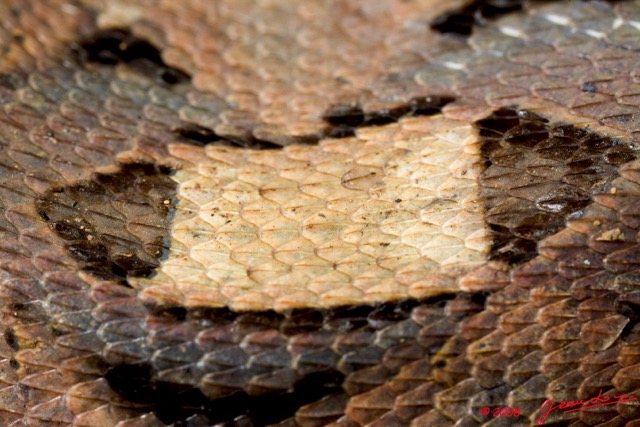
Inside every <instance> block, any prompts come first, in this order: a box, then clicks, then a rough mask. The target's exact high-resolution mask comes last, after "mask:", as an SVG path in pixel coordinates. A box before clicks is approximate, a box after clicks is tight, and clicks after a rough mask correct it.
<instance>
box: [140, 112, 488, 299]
mask: <svg viewBox="0 0 640 427" xmlns="http://www.w3.org/2000/svg"><path fill="white" fill-rule="evenodd" d="M480 145H481V144H480V143H479V141H478V139H477V137H476V136H475V134H474V131H473V129H472V127H471V126H469V125H466V124H463V123H462V122H458V121H452V120H449V119H445V118H444V117H443V116H440V115H439V116H433V117H415V118H405V119H403V120H402V121H400V122H399V123H397V124H393V125H388V126H385V127H373V128H365V129H361V130H359V131H358V132H357V136H356V137H352V138H349V139H344V138H343V139H326V140H323V141H321V142H320V144H319V145H317V146H296V145H292V146H288V147H285V148H284V149H281V150H262V151H255V150H247V149H237V148H230V147H221V146H207V147H206V148H199V147H192V146H185V145H181V144H175V145H172V146H171V147H170V151H171V154H172V155H173V156H175V157H176V158H178V159H180V160H181V162H182V164H181V167H180V169H179V170H178V171H177V173H176V174H175V176H174V177H173V178H174V179H175V180H176V181H177V182H178V192H177V199H178V201H177V207H176V213H175V217H174V219H173V227H172V230H171V249H170V252H169V256H168V257H167V259H165V260H164V261H163V262H162V265H161V267H160V268H159V269H158V274H157V275H156V276H154V277H153V278H151V279H139V278H138V279H132V280H131V282H132V284H133V285H134V286H135V287H137V288H142V289H144V291H143V297H144V298H151V299H153V300H154V301H155V302H160V303H166V304H183V305H185V306H187V307H196V306H227V305H228V306H230V307H231V308H233V309H236V310H265V309H271V308H273V307H275V308H276V309H277V310H284V309H288V308H294V307H327V306H336V305H344V304H363V303H374V302H383V301H389V300H394V299H402V298H409V297H412V298H422V297H429V296H433V295H438V294H441V293H444V292H452V291H457V290H458V283H457V281H456V279H455V277H460V276H461V275H463V274H465V273H467V272H470V271H471V270H473V269H474V268H476V267H478V266H481V265H483V264H484V263H486V256H487V254H488V252H489V249H490V245H491V237H490V233H489V231H488V230H487V228H486V225H485V223H484V221H483V211H482V210H483V206H482V204H481V203H480V202H479V200H480V197H479V193H478V192H479V190H478V186H477V178H478V176H479V174H480V173H481V172H482V169H483V162H482V161H481V159H480V155H479V150H480Z"/></svg>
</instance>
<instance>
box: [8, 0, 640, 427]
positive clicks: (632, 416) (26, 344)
mask: <svg viewBox="0 0 640 427" xmlns="http://www.w3.org/2000/svg"><path fill="white" fill-rule="evenodd" d="M453 3H456V4H455V5H454V4H453ZM469 3H470V2H461V1H460V2H452V4H451V5H440V3H439V2H423V3H420V2H415V3H414V2H409V3H403V2H395V1H393V0H388V1H383V2H378V3H376V4H375V5H374V4H367V3H365V2H363V3H357V2H356V3H347V2H345V3H336V4H331V5H328V4H325V3H322V2H308V3H304V4H296V5H293V4H292V3H291V2H286V1H284V2H265V3H262V2H258V3H256V4H253V3H251V2H249V3H247V4H245V3H243V2H215V3H214V2H212V3H210V4H206V2H205V3H204V4H203V3H198V2H173V3H166V4H165V3H162V4H160V3H158V4H155V3H152V2H151V3H150V2H144V1H140V2H139V3H138V2H127V3H126V4H125V3H124V2H115V3H113V5H110V4H107V3H103V2H100V1H87V2H84V1H79V2H66V1H62V0H60V1H58V0H52V1H40V0H30V1H27V2H24V1H17V0H15V1H14V0H7V1H5V2H3V3H0V12H1V13H2V16H3V21H2V24H1V25H0V213H1V215H0V319H1V320H0V330H1V331H2V338H3V339H1V340H0V424H1V425H3V426H4V425H6V426H39V425H42V426H44V425H57V426H66V425H69V426H71V425H73V426H116V425H117V426H118V427H133V426H136V427H140V426H155V425H175V426H207V425H239V426H244V425H269V424H271V425H282V426H285V425H305V426H307V425H309V426H311V425H330V424H332V423H333V424H332V425H336V426H359V425H371V426H382V425H385V426H387V425H391V426H404V425H407V426H408V425H425V426H427V425H428V426H432V425H484V424H487V425H497V424H501V423H502V424H509V425H529V424H533V423H534V422H535V421H536V420H538V419H539V418H540V415H541V414H540V412H539V408H540V406H541V405H542V404H543V403H544V402H545V401H546V400H547V399H554V400H556V401H569V400H575V399H587V398H590V397H593V396H597V395H598V394H599V393H600V392H602V394H603V395H604V396H615V395H623V394H624V395H629V396H632V397H636V398H637V397H638V389H639V388H640V379H639V378H640V360H639V356H638V354H640V352H639V351H638V348H640V329H639V328H638V326H637V322H638V319H639V317H638V313H639V310H640V308H639V305H640V299H639V296H638V290H637V286H638V283H639V280H640V276H639V275H638V267H639V266H640V258H639V254H640V250H639V246H638V227H639V225H640V223H639V222H638V218H640V215H639V214H638V210H639V209H640V208H639V206H640V174H639V173H638V171H639V170H640V163H638V160H636V157H637V155H636V153H637V147H636V145H635V143H636V142H637V140H638V135H640V134H639V133H638V107H639V105H640V104H638V101H639V100H640V96H639V94H640V86H639V85H638V72H637V64H638V50H637V49H638V45H639V44H640V31H639V30H638V19H640V18H639V17H640V5H639V4H638V2H635V1H628V2H617V4H612V3H614V2H611V3H604V2H571V3H570V4H565V3H563V2H558V3H552V4H542V5H541V4H537V3H536V4H533V3H534V2H524V4H523V5H520V4H515V3H520V2H513V3H514V4H513V5H511V4H506V5H502V6H499V5H501V4H502V2H487V4H488V5H489V6H486V5H484V6H483V5H480V6H478V5H470V4H469ZM494 3H495V4H494ZM507 3H510V2H507ZM542 3H545V2H542ZM454 6H455V8H454ZM495 8H498V9H499V10H498V9H496V10H494V9H495ZM121 10H124V11H125V12H124V13H120V12H119V11H121ZM452 10H453V12H452ZM458 11H463V12H464V13H465V14H466V15H465V16H467V18H463V19H462V18H457V19H462V24H458V23H456V22H453V23H452V21H450V18H451V17H457V16H458V15H459V14H458ZM443 14H444V15H443ZM501 14H504V17H503V18H502V19H497V16H496V15H501ZM469 15H472V16H473V19H470V18H468V16H469ZM114 21H115V22H117V23H118V24H119V25H117V26H114V25H113V22H114ZM105 26H106V28H105ZM456 28H462V30H456ZM450 29H453V30H451V31H449V30H450ZM436 30H437V31H436ZM439 31H442V32H444V33H451V32H453V33H470V35H469V37H468V38H467V37H461V36H460V34H457V35H455V34H454V35H451V34H440V33H439ZM440 112H442V113H443V114H444V115H445V116H447V117H450V118H455V119H459V120H463V121H467V122H473V123H474V126H475V128H476V130H477V132H478V134H479V135H480V137H481V144H482V147H481V150H480V152H481V156H482V158H483V160H484V161H485V170H484V172H483V173H482V175H481V177H480V179H479V184H480V186H481V190H482V191H481V195H482V198H481V200H480V202H481V203H482V205H483V209H484V212H485V213H484V218H485V221H486V223H487V224H489V225H490V227H491V230H492V231H493V245H492V248H491V252H490V253H489V254H487V263H486V265H484V266H482V267H481V268H479V269H477V270H475V271H473V272H472V273H470V274H468V275H466V276H465V277H457V278H456V280H458V283H459V284H460V288H461V292H459V293H457V294H448V293H447V294H443V295H440V296H437V297H434V298H430V299H424V300H403V301H394V302H389V303H384V304H379V305H376V306H364V305H363V306H353V307H352V306H349V307H333V308H323V309H305V308H300V309H294V310H289V311H286V312H276V311H265V312H233V311H231V310H229V309H224V308H207V307H202V308H189V309H187V308H185V307H180V306H158V305H157V304H154V302H153V301H149V300H146V301H143V300H141V299H139V298H138V290H136V289H134V288H132V287H131V286H130V285H129V283H128V281H127V279H128V278H131V277H139V276H153V275H154V274H155V271H154V268H155V267H156V266H157V265H158V263H159V262H160V261H161V260H162V258H163V256H164V253H165V251H166V250H167V249H168V248H167V246H168V242H167V237H168V235H169V230H170V226H171V220H172V215H173V211H172V209H173V207H174V205H173V204H174V195H175V191H176V188H175V182H174V181H173V180H172V179H171V173H172V171H175V170H177V169H179V167H180V165H179V162H177V161H176V160H175V159H172V158H171V156H169V155H168V150H167V146H168V145H169V144H195V145H206V144H222V145H230V146H240V147H250V148H254V149H256V148H262V149H265V148H266V149H271V150H277V149H278V147H279V146H281V145H283V144H284V145H286V144H291V143H307V144H309V143H315V142H317V141H318V140H321V139H322V138H326V137H336V138H339V137H345V144H346V143H348V139H346V137H359V135H360V134H359V132H360V131H361V130H363V129H367V130H368V131H371V129H374V130H373V131H371V132H375V131H376V129H378V131H380V132H384V130H385V129H386V128H385V126H384V125H385V124H390V123H391V124H393V123H402V121H403V120H407V119H409V118H411V117H413V118H415V117H416V116H417V117H420V116H421V115H424V114H434V113H440ZM374 125H376V126H377V125H379V128H376V127H374ZM485 406H486V407H491V408H495V407H512V408H520V410H521V412H522V415H521V416H520V417H516V418H495V419H494V418H492V417H490V416H485V415H482V413H481V410H482V408H483V407H485ZM537 411H538V412H537ZM638 419H640V404H638V403H637V401H631V402H628V403H619V404H617V405H608V406H602V407H596V408H592V409H588V410H584V411H580V412H572V413H563V412H561V411H559V410H558V411H555V412H553V413H552V414H551V415H550V416H549V418H547V419H546V421H545V423H546V425H572V426H583V425H602V426H613V425H615V426H618V425H620V426H622V425H628V426H633V425H636V423H637V420H638Z"/></svg>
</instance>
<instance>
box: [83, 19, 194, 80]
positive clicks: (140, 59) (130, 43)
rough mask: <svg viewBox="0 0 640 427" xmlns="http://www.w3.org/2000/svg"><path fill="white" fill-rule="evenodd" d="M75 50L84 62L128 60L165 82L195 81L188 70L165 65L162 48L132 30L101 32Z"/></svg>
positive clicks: (147, 73)
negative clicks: (134, 33)
mask: <svg viewBox="0 0 640 427" xmlns="http://www.w3.org/2000/svg"><path fill="white" fill-rule="evenodd" d="M72 49H73V51H74V52H76V55H77V56H78V59H79V60H80V62H82V63H87V62H88V63H97V64H103V65H117V64H121V63H124V64H127V65H128V66H130V67H131V68H132V69H134V70H136V71H137V72H139V73H140V74H144V75H151V76H154V79H155V80H156V81H157V82H158V83H161V84H166V85H175V84H179V83H185V82H189V81H190V80H191V77H190V76H189V75H188V74H187V73H185V72H184V71H182V70H179V69H177V68H175V67H170V66H168V65H167V64H165V63H164V61H163V60H162V56H161V55H160V51H159V50H158V48H156V47H155V46H153V45H152V44H151V43H149V42H148V41H146V40H143V39H141V38H138V37H136V36H134V35H133V34H132V33H131V31H129V30H128V29H124V28H114V29H108V30H100V31H97V32H96V33H95V34H93V35H92V36H91V37H87V38H85V39H82V40H80V41H78V42H77V43H75V44H74V45H73V46H72Z"/></svg>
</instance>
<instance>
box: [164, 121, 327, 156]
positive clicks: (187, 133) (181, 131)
mask: <svg viewBox="0 0 640 427" xmlns="http://www.w3.org/2000/svg"><path fill="white" fill-rule="evenodd" d="M173 133H174V135H176V136H178V137H180V139H181V141H182V142H185V143H188V144H191V145H196V146H200V147H204V146H205V145H223V146H227V147H239V148H249V149H253V150H276V149H281V148H282V146H281V145H278V144H276V143H274V142H271V141H267V140H264V139H260V138H256V137H254V136H250V135H249V136H247V135H224V136H222V135H218V134H217V133H216V132H215V131H214V130H213V129H209V128H207V127H205V126H200V125H196V124H186V125H184V126H181V127H179V128H176V129H174V130H173ZM297 142H298V143H317V142H318V138H317V137H311V138H304V139H299V140H298V141H297Z"/></svg>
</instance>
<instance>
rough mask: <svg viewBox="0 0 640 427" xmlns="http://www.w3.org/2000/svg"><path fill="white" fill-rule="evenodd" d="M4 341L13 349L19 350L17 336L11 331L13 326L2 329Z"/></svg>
mask: <svg viewBox="0 0 640 427" xmlns="http://www.w3.org/2000/svg"><path fill="white" fill-rule="evenodd" d="M4 342H6V343H7V345H8V346H9V347H11V348H12V349H13V350H15V351H18V350H20V344H19V343H18V338H17V337H16V333H15V332H14V331H13V328H7V329H5V330H4Z"/></svg>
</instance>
